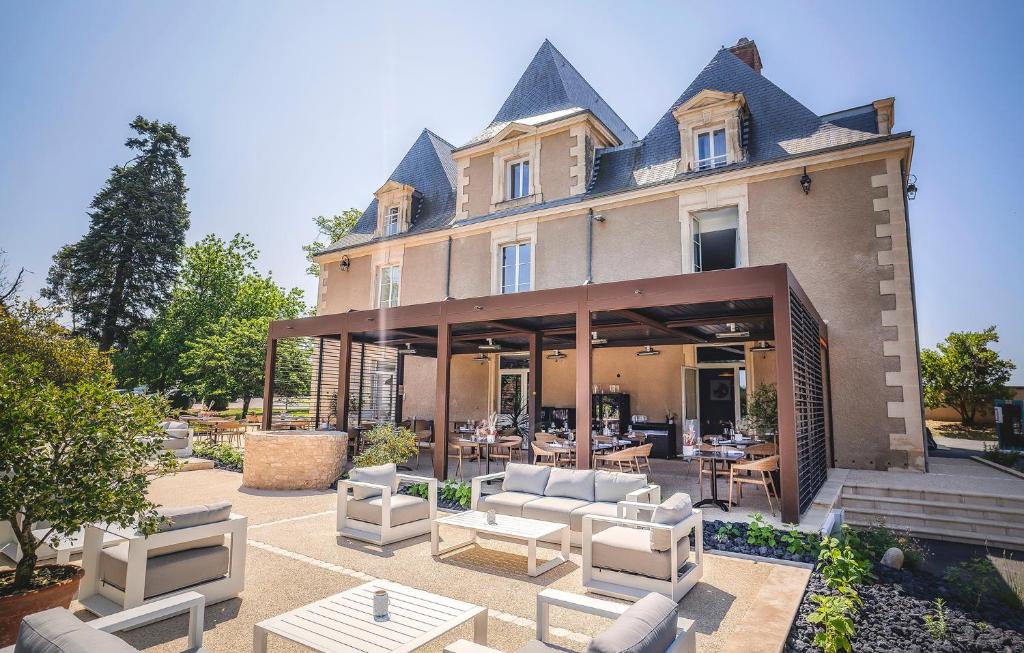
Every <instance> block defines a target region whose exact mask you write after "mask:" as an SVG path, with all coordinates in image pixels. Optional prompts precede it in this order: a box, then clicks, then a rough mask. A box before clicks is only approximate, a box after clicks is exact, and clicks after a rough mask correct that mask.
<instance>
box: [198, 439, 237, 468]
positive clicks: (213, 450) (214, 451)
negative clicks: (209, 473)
mask: <svg viewBox="0 0 1024 653" xmlns="http://www.w3.org/2000/svg"><path fill="white" fill-rule="evenodd" d="M192 455H193V456H195V457H196V458H205V459H207V460H212V461H213V466H214V467H216V468H217V469H226V470H228V471H231V472H241V471H242V463H243V460H244V455H243V452H242V451H241V450H239V449H236V448H234V447H232V446H231V445H230V444H223V443H221V444H212V443H209V442H195V443H193V445H192Z"/></svg>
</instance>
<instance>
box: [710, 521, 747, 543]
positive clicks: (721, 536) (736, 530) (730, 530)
mask: <svg viewBox="0 0 1024 653" xmlns="http://www.w3.org/2000/svg"><path fill="white" fill-rule="evenodd" d="M740 535H742V533H741V531H740V527H739V526H737V525H736V524H734V523H733V522H725V523H724V524H722V525H721V526H719V527H718V532H717V533H715V539H716V540H718V541H719V542H725V541H726V540H732V539H735V538H737V537H739V536H740Z"/></svg>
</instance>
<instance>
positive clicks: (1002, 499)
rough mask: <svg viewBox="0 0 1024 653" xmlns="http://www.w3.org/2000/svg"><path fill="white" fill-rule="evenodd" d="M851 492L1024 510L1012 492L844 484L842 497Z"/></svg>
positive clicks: (1020, 499) (1023, 500)
mask: <svg viewBox="0 0 1024 653" xmlns="http://www.w3.org/2000/svg"><path fill="white" fill-rule="evenodd" d="M851 494H856V495H860V496H871V497H878V498H882V499H885V498H892V499H913V500H916V501H927V502H933V503H943V504H952V505H972V506H986V507H992V508H1006V509H1011V510H1017V511H1020V512H1024V496H1022V495H1013V494H992V493H984V492H969V491H962V490H951V491H943V490H936V489H928V490H920V489H910V488H899V487H886V486H881V485H868V484H852V485H851V484H847V485H844V486H843V492H842V495H843V497H846V496H849V495H851Z"/></svg>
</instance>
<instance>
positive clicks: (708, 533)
mask: <svg viewBox="0 0 1024 653" xmlns="http://www.w3.org/2000/svg"><path fill="white" fill-rule="evenodd" d="M725 523H726V522H724V521H721V520H719V519H716V520H714V521H705V522H704V550H705V551H708V550H712V551H729V552H730V553H743V554H746V555H752V556H761V557H762V558H775V559H776V560H789V561H792V562H806V563H814V558H813V557H812V556H810V555H808V554H800V553H790V552H789V551H787V550H786V546H785V545H784V544H782V542H781V541H779V540H776V545H775V546H774V547H769V546H754V545H753V544H747V524H746V523H745V522H730V523H731V524H732V525H733V526H734V527H735V528H736V529H738V531H739V533H740V535H738V536H736V537H734V538H733V539H728V540H719V539H718V537H717V535H718V529H719V528H721V527H722V526H724V525H725ZM776 532H777V533H778V534H779V535H781V534H782V533H783V532H784V531H779V530H778V529H776Z"/></svg>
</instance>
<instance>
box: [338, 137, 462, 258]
mask: <svg viewBox="0 0 1024 653" xmlns="http://www.w3.org/2000/svg"><path fill="white" fill-rule="evenodd" d="M452 148H453V145H452V144H451V143H449V142H448V141H446V140H444V139H443V138H441V137H440V136H438V135H437V134H435V133H434V132H432V131H430V130H429V129H424V130H423V131H422V132H421V133H420V135H419V138H417V139H416V142H414V143H413V144H412V147H410V148H409V151H408V152H406V153H405V156H404V157H402V160H401V161H400V162H399V164H398V166H397V167H396V168H395V170H394V172H392V173H391V175H390V176H389V177H388V178H387V181H397V182H399V183H402V184H409V185H410V186H412V187H413V188H415V189H416V190H417V191H418V192H419V193H420V197H419V198H418V199H417V200H416V202H415V204H414V205H413V215H412V225H411V226H410V227H409V230H408V231H406V232H404V233H403V234H399V235H397V236H391V238H401V237H402V236H404V235H407V234H412V233H420V232H423V231H431V230H433V229H438V228H440V227H444V226H445V225H447V224H448V223H449V222H450V221H451V219H452V217H453V216H454V215H455V177H456V175H457V174H458V171H457V169H456V167H455V161H454V160H453V159H452ZM381 185H382V186H383V185H384V184H383V183H382V184H381ZM376 229H377V200H376V199H374V200H373V201H372V202H370V205H369V206H368V207H366V210H365V211H363V215H362V216H360V218H359V220H358V221H357V222H356V226H355V227H354V228H353V229H352V231H351V232H350V233H348V234H347V235H346V236H345V237H344V238H342V239H341V240H338V241H336V242H335V243H333V244H331V246H330V247H328V248H327V249H325V250H324V252H332V251H335V250H339V249H346V248H349V247H354V246H356V245H362V244H364V243H367V242H369V241H371V240H373V232H374V231H376Z"/></svg>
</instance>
